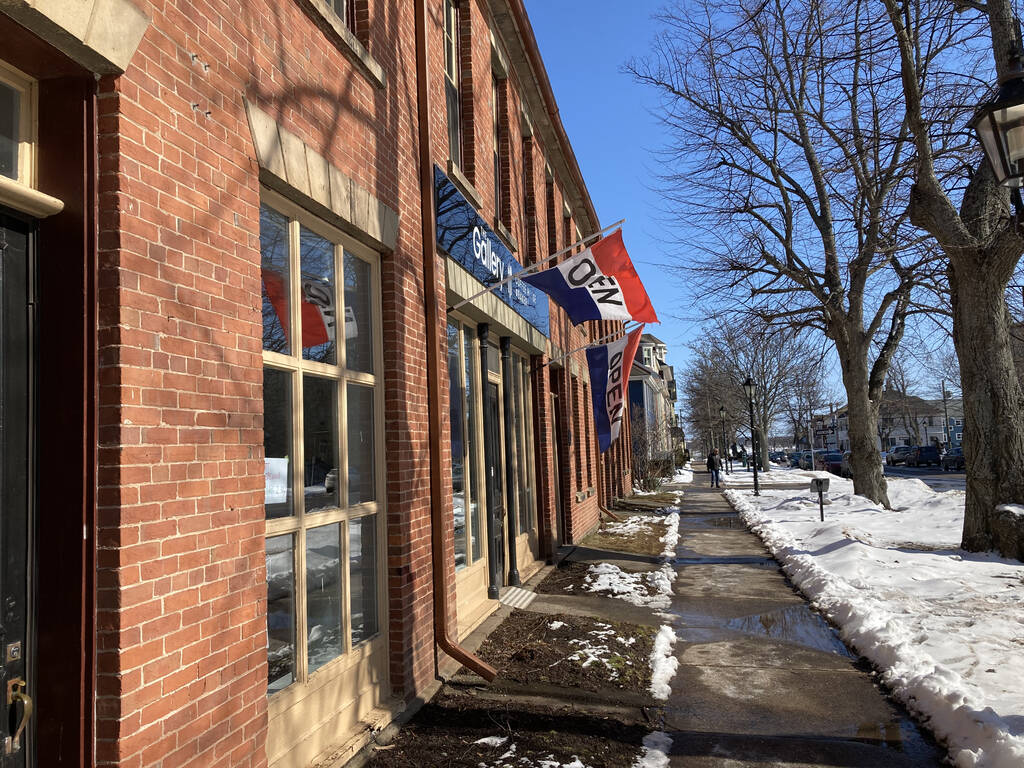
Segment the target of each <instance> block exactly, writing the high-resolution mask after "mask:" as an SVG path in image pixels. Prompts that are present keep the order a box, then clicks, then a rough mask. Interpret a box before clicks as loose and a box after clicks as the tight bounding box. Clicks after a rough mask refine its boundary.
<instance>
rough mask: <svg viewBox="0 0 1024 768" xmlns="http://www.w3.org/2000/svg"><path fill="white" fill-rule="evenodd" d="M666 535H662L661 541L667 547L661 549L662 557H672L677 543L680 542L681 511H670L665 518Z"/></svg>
mask: <svg viewBox="0 0 1024 768" xmlns="http://www.w3.org/2000/svg"><path fill="white" fill-rule="evenodd" d="M664 522H665V535H664V536H662V537H661V543H662V544H664V545H665V548H664V549H663V550H662V551H661V555H662V557H672V556H673V555H674V554H675V553H676V544H678V543H679V512H678V511H676V512H669V513H668V516H667V517H665V518H664Z"/></svg>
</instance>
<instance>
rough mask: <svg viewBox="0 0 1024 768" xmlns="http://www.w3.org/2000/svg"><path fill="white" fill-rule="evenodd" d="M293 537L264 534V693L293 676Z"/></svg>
mask: <svg viewBox="0 0 1024 768" xmlns="http://www.w3.org/2000/svg"><path fill="white" fill-rule="evenodd" d="M293 541H294V537H293V536H292V535H291V534H288V535H286V536H272V537H268V538H267V663H268V670H267V693H274V692H276V691H280V690H281V689H282V688H284V687H286V686H288V685H290V684H291V683H292V682H293V681H294V680H295V558H294V555H293V546H294V545H293Z"/></svg>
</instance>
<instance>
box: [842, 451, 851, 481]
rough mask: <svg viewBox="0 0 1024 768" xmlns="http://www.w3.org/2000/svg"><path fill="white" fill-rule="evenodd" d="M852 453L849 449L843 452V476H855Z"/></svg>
mask: <svg viewBox="0 0 1024 768" xmlns="http://www.w3.org/2000/svg"><path fill="white" fill-rule="evenodd" d="M852 455H853V454H851V453H850V452H849V451H846V452H844V453H843V459H842V461H841V462H840V465H839V474H840V475H842V476H843V477H853V467H852V466H851V465H850V457H851V456H852Z"/></svg>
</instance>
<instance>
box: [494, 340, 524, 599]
mask: <svg viewBox="0 0 1024 768" xmlns="http://www.w3.org/2000/svg"><path fill="white" fill-rule="evenodd" d="M499 341H500V343H501V381H502V386H503V387H504V389H505V396H504V397H503V398H502V409H503V410H504V412H505V509H506V510H511V509H512V489H513V488H515V487H516V473H515V470H514V469H513V465H512V455H513V452H514V451H515V443H514V442H513V439H512V437H513V435H512V418H513V416H512V337H511V336H502V337H501V339H500V340H499ZM519 460H520V461H522V457H519ZM520 514H522V510H520ZM505 519H506V520H508V583H509V586H511V587H518V586H519V564H518V563H517V562H516V561H517V559H518V558H517V553H516V525H515V523H516V521H515V520H513V519H512V515H511V514H508V513H506V515H505ZM498 530H499V531H500V530H501V526H500V525H499V526H498Z"/></svg>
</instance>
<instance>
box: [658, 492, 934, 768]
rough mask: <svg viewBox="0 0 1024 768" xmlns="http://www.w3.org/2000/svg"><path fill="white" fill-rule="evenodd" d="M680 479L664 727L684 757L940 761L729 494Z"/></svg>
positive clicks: (705, 760)
mask: <svg viewBox="0 0 1024 768" xmlns="http://www.w3.org/2000/svg"><path fill="white" fill-rule="evenodd" d="M700 481H701V476H700V475H698V476H697V478H696V481H695V484H693V485H688V486H682V488H685V497H684V498H683V501H682V512H681V514H680V527H679V533H680V536H679V544H678V546H677V549H676V553H675V558H674V560H673V564H674V565H675V567H676V571H677V577H676V580H675V583H674V598H673V601H672V607H671V609H670V610H669V611H668V613H669V614H671V616H672V625H673V629H674V630H675V632H676V635H677V636H678V638H679V640H678V642H677V643H676V646H675V654H676V658H677V659H678V660H679V669H678V672H677V673H676V676H675V677H674V678H673V680H672V693H671V696H670V697H669V700H668V702H667V703H666V706H665V707H664V710H663V720H662V725H661V729H662V730H664V731H665V732H666V733H668V734H669V735H670V736H671V737H672V750H671V758H670V759H671V765H672V766H686V768H705V767H706V768H741V767H743V766H758V767H759V768H766V767H768V766H771V767H773V768H775V767H777V768H788V766H794V768H795V767H796V766H799V767H800V768H814V767H815V766H850V767H851V768H852V767H854V766H858V767H859V766H864V767H865V768H867V767H869V766H870V767H871V768H883V767H888V766H894V767H897V766H938V765H942V760H943V757H944V752H943V750H941V749H940V748H939V747H937V746H936V745H935V744H934V742H932V741H931V739H930V737H928V736H927V735H925V734H924V733H922V731H921V730H920V729H919V728H918V727H917V725H916V724H915V723H914V721H913V720H912V719H911V718H910V717H909V715H908V714H907V713H906V712H905V711H904V710H903V709H902V708H901V707H899V706H898V705H897V704H896V703H894V702H893V701H892V700H891V699H889V698H888V697H887V696H886V695H885V693H884V692H883V691H882V690H881V689H880V688H879V687H878V686H877V685H876V684H875V682H874V678H873V676H872V674H871V671H870V668H869V667H868V666H867V665H866V664H865V663H863V662H862V661H861V660H859V659H858V658H857V657H856V656H854V655H853V654H852V653H850V652H849V651H848V650H847V649H846V647H845V646H844V645H843V643H842V641H841V640H840V639H839V637H838V635H837V633H836V632H835V630H834V629H833V628H832V627H831V626H830V625H829V624H828V623H827V622H826V621H825V620H824V619H822V617H821V616H820V615H818V614H817V613H815V612H814V611H813V610H811V608H810V607H809V605H808V604H807V602H806V601H805V600H804V598H803V597H802V596H801V595H800V594H799V593H798V592H797V591H796V590H795V589H794V588H793V587H792V585H791V584H790V583H789V581H788V580H787V579H786V577H785V575H784V574H783V573H782V570H781V569H780V567H779V565H778V563H777V562H776V561H775V560H774V559H773V558H772V557H771V555H770V554H769V553H768V552H767V550H766V549H765V548H764V546H763V545H762V544H761V541H760V539H758V538H757V536H755V535H754V534H752V533H750V532H749V531H747V530H746V528H745V527H744V526H743V524H742V522H741V521H740V520H739V517H738V516H737V515H736V514H735V512H733V510H732V507H731V506H730V505H729V503H728V502H727V501H726V500H725V499H724V497H723V496H722V495H721V494H720V493H718V492H714V491H712V490H711V489H707V488H703V487H700V485H699V484H700Z"/></svg>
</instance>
